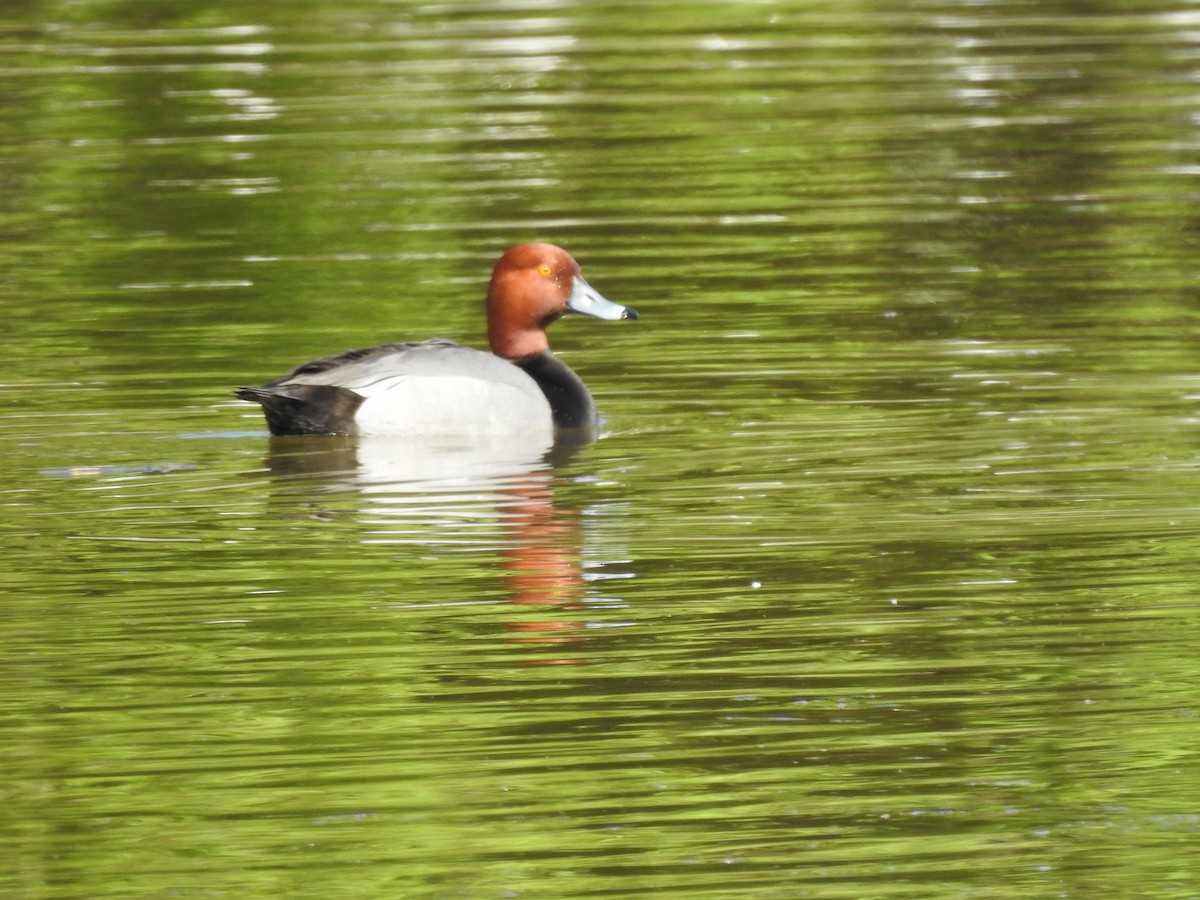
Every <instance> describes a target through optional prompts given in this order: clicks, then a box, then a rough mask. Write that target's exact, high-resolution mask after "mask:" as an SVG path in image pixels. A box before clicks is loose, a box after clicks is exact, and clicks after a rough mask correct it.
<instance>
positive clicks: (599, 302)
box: [567, 277, 638, 322]
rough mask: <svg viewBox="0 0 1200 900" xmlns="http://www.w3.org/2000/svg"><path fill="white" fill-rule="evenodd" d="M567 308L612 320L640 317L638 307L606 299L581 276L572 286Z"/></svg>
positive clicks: (586, 314)
mask: <svg viewBox="0 0 1200 900" xmlns="http://www.w3.org/2000/svg"><path fill="white" fill-rule="evenodd" d="M567 309H568V310H570V311H571V312H577V313H583V314H584V315H585V316H595V317H596V318H597V319H607V320H608V321H610V322H615V321H617V320H618V319H636V318H637V317H638V314H637V310H636V309H634V308H632V307H630V306H621V305H620V304H619V303H613V302H612V301H611V300H606V299H605V298H604V296H603V295H602V294H601V293H600V292H599V291H597V290H596V289H595V288H593V287H592V286H591V285H590V284H588V283H587V282H586V281H584V280H583V279H582V278H579V277H576V279H575V281H574V283H573V284H572V286H571V296H570V297H568V298H567Z"/></svg>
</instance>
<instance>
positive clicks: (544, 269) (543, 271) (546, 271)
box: [538, 263, 554, 278]
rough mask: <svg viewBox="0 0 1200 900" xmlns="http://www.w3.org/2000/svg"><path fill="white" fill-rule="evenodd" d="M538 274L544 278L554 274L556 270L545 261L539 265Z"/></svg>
mask: <svg viewBox="0 0 1200 900" xmlns="http://www.w3.org/2000/svg"><path fill="white" fill-rule="evenodd" d="M538 274H539V275H541V276H542V277H543V278H549V277H550V276H551V275H553V274H554V270H553V269H552V268H550V267H549V266H548V265H546V264H545V263H543V264H542V265H540V266H538Z"/></svg>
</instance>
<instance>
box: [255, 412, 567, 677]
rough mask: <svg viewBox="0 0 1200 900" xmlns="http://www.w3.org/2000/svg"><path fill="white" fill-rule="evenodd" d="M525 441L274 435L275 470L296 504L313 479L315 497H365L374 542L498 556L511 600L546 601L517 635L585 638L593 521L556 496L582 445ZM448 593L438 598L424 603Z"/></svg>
mask: <svg viewBox="0 0 1200 900" xmlns="http://www.w3.org/2000/svg"><path fill="white" fill-rule="evenodd" d="M523 443H524V442H523V441H521V440H517V441H513V442H510V441H478V442H475V443H474V444H472V443H471V442H469V441H457V442H455V441H449V440H446V439H443V438H436V439H430V440H426V441H421V440H417V439H409V438H399V437H337V436H333V437H330V436H313V435H289V436H284V437H274V438H272V439H271V454H270V456H269V457H268V460H267V464H268V467H269V470H270V472H271V474H272V475H273V476H274V477H276V478H278V479H280V481H281V483H284V484H287V485H289V487H288V489H287V491H286V494H287V497H288V502H289V504H294V502H295V495H296V491H297V489H298V488H299V486H301V485H304V484H309V485H310V486H311V490H312V494H313V496H314V498H327V497H328V496H329V494H330V493H331V492H332V493H341V492H344V491H353V492H355V493H357V494H359V495H360V496H361V497H362V499H363V501H365V502H364V503H363V504H362V505H361V506H358V507H357V518H358V519H359V520H360V521H361V523H362V525H363V535H362V540H363V542H364V543H370V544H375V545H381V544H393V545H396V546H397V547H403V546H406V545H407V546H415V547H419V548H421V550H420V551H419V553H420V555H422V556H425V557H428V555H429V552H430V551H431V550H432V551H434V552H435V553H437V552H438V551H441V552H444V553H448V554H453V555H454V556H455V557H456V558H461V555H462V554H464V553H473V554H475V555H477V556H478V557H479V558H481V559H484V560H486V566H487V568H488V570H489V571H491V572H494V573H495V574H497V575H499V577H500V578H501V580H502V582H503V585H504V587H505V592H506V595H507V599H508V601H509V602H510V603H514V604H530V605H534V606H536V607H537V608H539V609H542V610H546V612H545V613H544V614H543V613H540V612H539V613H537V614H534V615H529V616H523V617H521V618H519V619H518V620H515V621H513V622H510V623H509V625H508V628H509V629H510V631H511V632H513V640H515V641H517V642H519V643H520V644H522V645H530V644H536V645H549V646H558V645H562V644H573V643H576V642H579V641H582V640H583V639H584V638H585V636H586V634H585V631H586V627H587V623H586V621H584V620H582V619H580V618H579V616H580V611H582V610H585V609H586V602H585V594H586V591H587V583H586V581H585V579H584V575H583V571H582V555H583V547H582V543H583V535H582V533H581V532H582V521H581V518H580V515H579V512H578V511H577V510H575V509H570V508H562V507H560V506H559V505H557V504H556V503H555V498H554V490H553V485H552V475H553V471H554V467H555V466H556V465H564V464H566V463H568V462H569V461H570V460H571V458H572V457H573V455H574V454H575V453H576V452H578V449H579V448H578V447H573V446H566V447H564V446H558V447H555V448H553V449H548V448H547V447H546V446H544V445H540V444H539V445H534V444H530V445H528V446H523ZM322 506H324V501H322ZM334 508H335V509H336V507H334ZM336 517H337V516H336V513H329V514H322V515H320V516H318V518H322V519H324V518H336ZM441 602H443V601H442V600H439V599H434V598H430V599H428V600H427V601H424V600H423V601H421V602H420V603H417V604H414V605H416V606H418V607H426V606H437V605H439V604H440V603H441ZM448 602H449V605H459V604H461V603H463V602H464V601H463V600H461V599H451V600H449V601H448ZM465 602H468V603H474V602H485V603H486V602H491V601H473V600H472V601H465ZM555 610H556V611H559V612H554V611H555ZM562 612H565V613H566V615H565V616H564V617H560V614H561V613H562ZM583 661H584V659H583V658H577V657H575V656H573V655H564V654H562V653H561V652H557V651H552V656H550V657H549V658H538V659H532V660H528V662H530V663H536V664H553V665H563V664H567V663H579V662H583Z"/></svg>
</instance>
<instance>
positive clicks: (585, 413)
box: [514, 350, 596, 431]
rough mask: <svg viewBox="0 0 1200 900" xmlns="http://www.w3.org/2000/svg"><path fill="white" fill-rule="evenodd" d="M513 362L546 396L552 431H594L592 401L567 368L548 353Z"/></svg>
mask: <svg viewBox="0 0 1200 900" xmlns="http://www.w3.org/2000/svg"><path fill="white" fill-rule="evenodd" d="M514 362H515V363H516V364H517V365H518V366H519V367H520V368H522V369H523V370H524V371H525V373H526V374H527V375H528V376H529V377H530V378H532V379H533V380H534V381H536V382H537V383H538V387H540V388H541V389H542V393H543V394H545V395H546V399H547V400H548V401H549V402H550V412H551V414H552V415H553V417H554V427H555V428H564V429H577V428H583V429H590V430H592V431H594V430H595V428H596V404H595V401H593V400H592V395H591V394H589V393H588V389H587V387H585V386H584V383H583V381H581V380H580V378H579V376H578V375H576V374H575V373H574V372H572V371H571V367H570V366H568V365H567V364H566V363H565V362H563V361H562V360H561V359H559V358H558V357H557V356H555V355H554V354H553V353H551V352H550V351H549V350H545V351H543V352H541V353H537V354H534V355H533V356H527V357H525V358H524V359H518V360H514Z"/></svg>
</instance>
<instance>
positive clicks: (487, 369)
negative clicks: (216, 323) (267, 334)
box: [235, 244, 637, 437]
mask: <svg viewBox="0 0 1200 900" xmlns="http://www.w3.org/2000/svg"><path fill="white" fill-rule="evenodd" d="M568 312H578V313H584V314H586V315H590V316H595V317H597V318H600V319H611V320H616V319H636V318H637V312H636V311H634V310H632V309H630V308H629V307H626V306H619V305H617V304H615V303H612V302H611V301H609V300H606V299H605V298H604V297H602V296H601V295H600V294H598V293H597V292H596V291H594V290H593V289H592V288H591V286H590V285H589V284H588V283H587V282H586V281H584V279H583V276H582V275H581V274H580V272H579V264H578V263H577V262H575V260H574V259H572V258H571V255H570V254H569V253H567V252H566V251H565V250H563V249H562V248H560V247H555V246H553V245H551V244H521V245H520V246H517V247H513V248H512V249H511V250H509V251H508V252H507V253H505V254H504V255H503V256H502V257H500V261H499V262H497V263H496V267H495V269H494V270H493V271H492V281H491V285H490V286H489V287H488V296H487V320H488V343H489V345H490V346H491V350H492V352H491V353H485V352H483V351H481V350H472V349H470V348H467V347H462V346H460V345H458V344H456V343H454V342H453V341H447V340H442V339H434V340H429V341H423V342H420V343H408V344H383V345H381V346H378V347H368V348H365V349H362V350H351V351H349V352H346V353H342V354H340V355H338V356H328V357H325V358H323V359H318V360H314V361H313V362H309V363H305V364H304V365H302V366H298V367H297V368H295V369H293V370H292V371H290V372H288V373H287V374H286V375H283V376H281V377H279V378H276V379H275V380H274V381H272V382H270V383H268V384H266V385H265V386H263V387H243V388H239V389H238V390H237V391H236V392H235V393H236V395H237V396H238V397H241V398H242V399H243V400H252V401H254V402H256V403H260V404H262V407H263V412H264V414H265V415H266V417H267V425H268V426H269V427H270V429H271V433H272V434H363V435H456V434H465V435H488V434H505V435H511V434H516V433H534V434H542V435H552V434H553V432H554V429H566V430H570V431H572V432H576V433H583V434H584V436H586V437H590V436H591V435H593V434H594V432H595V429H596V405H595V403H594V402H593V401H592V396H591V394H589V393H588V390H587V388H586V387H585V386H584V384H583V382H582V381H581V380H580V379H579V376H578V375H576V374H575V373H574V372H572V371H571V369H570V368H569V367H568V366H567V365H566V364H565V363H563V362H562V361H561V360H560V359H558V357H556V356H555V355H554V354H553V353H551V352H550V343H549V341H548V340H547V339H546V326H547V325H549V324H550V323H551V322H553V321H554V320H555V319H558V318H559V317H560V316H562V315H563V314H564V313H568Z"/></svg>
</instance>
